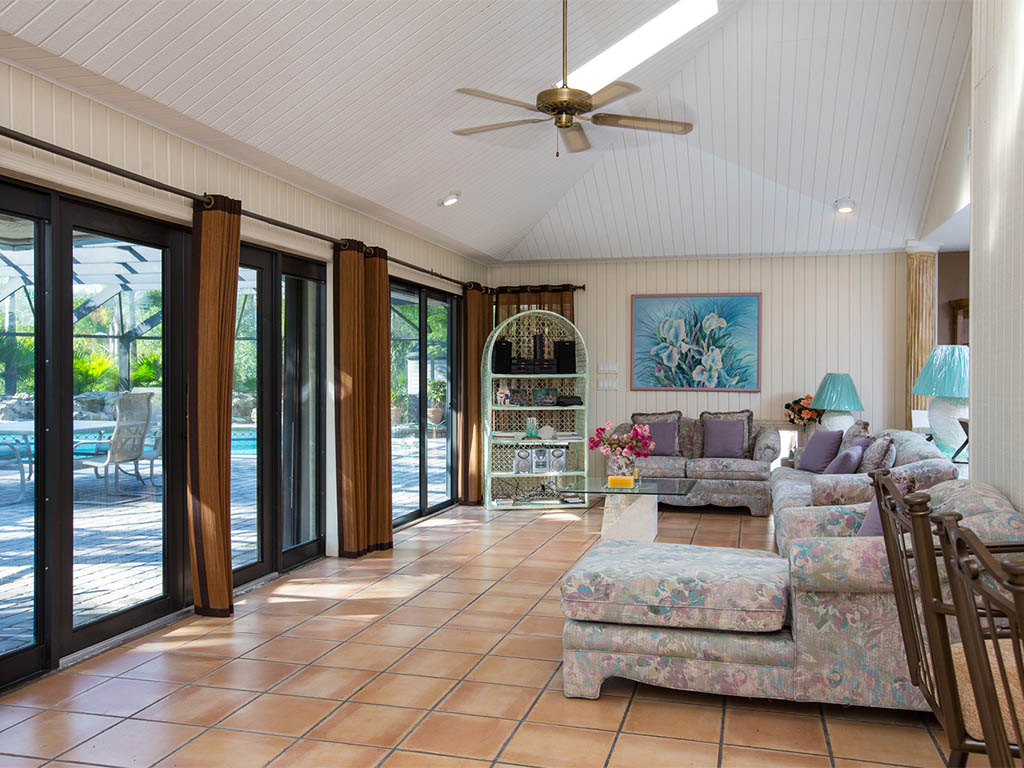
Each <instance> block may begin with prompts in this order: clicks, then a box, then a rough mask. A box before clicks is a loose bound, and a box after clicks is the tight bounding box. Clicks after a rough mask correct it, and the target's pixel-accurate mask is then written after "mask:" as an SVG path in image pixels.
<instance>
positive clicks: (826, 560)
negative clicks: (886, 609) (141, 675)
mask: <svg viewBox="0 0 1024 768" xmlns="http://www.w3.org/2000/svg"><path fill="white" fill-rule="evenodd" d="M787 554H788V556H789V566H790V567H789V574H790V579H791V581H792V584H793V591H794V592H892V576H891V574H890V573H889V561H888V560H887V559H886V555H885V541H884V540H883V539H882V537H881V536H870V537H866V538H860V537H858V536H841V537H836V538H831V539H829V538H818V539H791V540H790V542H789V547H788V552H787Z"/></svg>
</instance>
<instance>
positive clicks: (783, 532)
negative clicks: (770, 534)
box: [775, 503, 869, 557]
mask: <svg viewBox="0 0 1024 768" xmlns="http://www.w3.org/2000/svg"><path fill="white" fill-rule="evenodd" d="M868 506H869V503H864V504H845V505H834V506H829V507H793V508H791V509H782V510H779V511H778V512H776V513H775V543H776V545H777V546H778V549H779V554H781V555H782V556H783V557H789V545H790V542H792V541H794V540H795V539H820V538H835V537H839V536H856V535H857V531H859V530H860V526H861V523H863V522H864V516H865V515H866V514H867V512H868Z"/></svg>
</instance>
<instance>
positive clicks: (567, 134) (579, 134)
mask: <svg viewBox="0 0 1024 768" xmlns="http://www.w3.org/2000/svg"><path fill="white" fill-rule="evenodd" d="M560 130H561V131H562V138H563V139H565V148H566V150H567V151H569V152H585V151H586V150H588V149H590V141H589V140H588V139H587V134H586V133H584V132H583V126H582V125H580V124H579V123H573V124H572V125H571V126H570V127H568V128H562V129H560Z"/></svg>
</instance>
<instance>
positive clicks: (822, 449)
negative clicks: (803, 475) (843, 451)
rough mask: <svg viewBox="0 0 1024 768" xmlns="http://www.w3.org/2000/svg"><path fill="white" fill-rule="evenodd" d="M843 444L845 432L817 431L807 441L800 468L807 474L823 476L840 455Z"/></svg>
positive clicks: (837, 430) (838, 430)
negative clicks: (833, 460) (840, 447)
mask: <svg viewBox="0 0 1024 768" xmlns="http://www.w3.org/2000/svg"><path fill="white" fill-rule="evenodd" d="M842 442H843V430H841V429H835V430H829V429H816V430H814V434H813V435H811V439H810V440H808V441H807V447H806V448H804V452H803V455H802V456H800V466H799V467H797V469H802V470H804V471H806V472H814V473H816V474H819V475H820V474H822V473H823V472H824V471H825V469H826V468H827V467H828V465H829V464H831V463H832V459H834V458H835V457H836V454H837V453H839V446H840V444H842Z"/></svg>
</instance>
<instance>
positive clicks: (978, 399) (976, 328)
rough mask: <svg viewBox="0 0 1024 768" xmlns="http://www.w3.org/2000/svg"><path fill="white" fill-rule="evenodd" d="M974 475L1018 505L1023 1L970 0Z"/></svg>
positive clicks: (1023, 329)
mask: <svg viewBox="0 0 1024 768" xmlns="http://www.w3.org/2000/svg"><path fill="white" fill-rule="evenodd" d="M971 79H972V86H973V87H972V91H973V96H972V116H973V127H972V130H971V479H972V480H981V481H983V482H987V483H991V484H992V485H994V486H996V487H997V488H999V489H1000V490H1001V491H1003V492H1004V493H1006V495H1007V496H1008V497H1009V498H1010V501H1011V502H1013V505H1014V506H1015V507H1017V508H1018V509H1021V508H1022V505H1024V473H1022V472H1021V444H1020V437H1021V434H1022V432H1024V393H1022V389H1021V382H1022V381H1024V347H1022V339H1024V303H1022V301H1021V289H1022V287H1024V226H1022V224H1024V214H1022V213H1021V212H1022V211H1024V118H1022V112H1024V3H1021V2H1020V1H1019V0H986V1H985V2H976V3H975V4H974V34H973V49H972V61H971Z"/></svg>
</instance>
